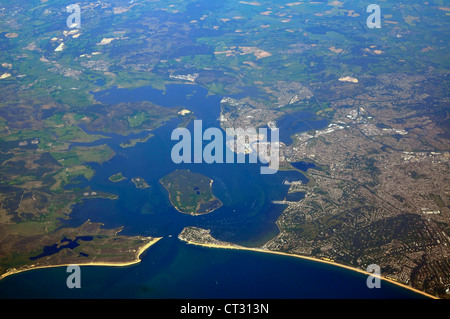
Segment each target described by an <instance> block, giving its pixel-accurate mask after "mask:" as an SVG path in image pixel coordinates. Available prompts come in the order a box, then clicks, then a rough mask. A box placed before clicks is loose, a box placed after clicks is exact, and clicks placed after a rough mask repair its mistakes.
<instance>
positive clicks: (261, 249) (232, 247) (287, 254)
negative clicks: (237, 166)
mask: <svg viewBox="0 0 450 319" xmlns="http://www.w3.org/2000/svg"><path fill="white" fill-rule="evenodd" d="M180 240H182V241H184V242H185V243H187V244H188V245H195V246H201V247H207V248H216V249H234V250H247V251H254V252H260V253H268V254H275V255H282V256H288V257H294V258H300V259H305V260H310V261H315V262H321V263H324V264H328V265H333V266H337V267H341V268H345V269H348V270H352V271H356V272H358V273H360V274H364V275H373V274H371V273H368V272H366V271H364V270H361V269H358V268H354V267H351V266H347V265H343V264H339V263H336V262H334V261H329V260H324V259H320V258H315V257H308V256H302V255H297V254H289V253H284V252H281V251H273V250H268V249H263V248H251V247H244V246H238V245H233V244H230V245H218V244H202V243H197V242H193V241H189V240H184V239H180ZM374 277H377V278H380V279H381V280H384V281H387V282H390V283H392V284H394V285H397V286H400V287H402V288H405V289H408V290H411V291H413V292H415V293H418V294H420V295H422V296H425V297H428V298H431V299H440V298H438V297H436V296H433V295H430V294H428V293H426V292H424V291H421V290H418V289H416V288H413V287H411V286H408V285H406V284H403V283H400V282H398V281H396V280H394V279H390V278H387V277H383V276H374Z"/></svg>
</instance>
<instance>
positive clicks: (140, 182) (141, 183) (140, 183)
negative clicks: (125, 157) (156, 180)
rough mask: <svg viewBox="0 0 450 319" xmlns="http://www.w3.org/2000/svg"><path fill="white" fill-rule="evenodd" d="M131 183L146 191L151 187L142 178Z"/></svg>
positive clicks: (134, 179) (135, 178)
mask: <svg viewBox="0 0 450 319" xmlns="http://www.w3.org/2000/svg"><path fill="white" fill-rule="evenodd" d="M131 181H132V182H133V183H134V185H135V186H136V188H140V189H145V188H149V187H150V185H148V184H147V182H146V181H145V180H144V179H143V178H142V177H133V178H132V179H131Z"/></svg>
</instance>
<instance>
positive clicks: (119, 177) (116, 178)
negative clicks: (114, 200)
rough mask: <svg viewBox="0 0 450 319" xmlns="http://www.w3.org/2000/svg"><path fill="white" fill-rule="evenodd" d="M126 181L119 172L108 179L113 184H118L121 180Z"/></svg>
mask: <svg viewBox="0 0 450 319" xmlns="http://www.w3.org/2000/svg"><path fill="white" fill-rule="evenodd" d="M125 179H127V178H126V177H125V176H123V175H122V173H121V172H119V173H117V174H114V175H112V176H110V177H109V180H110V181H111V182H113V183H118V182H121V181H123V180H125Z"/></svg>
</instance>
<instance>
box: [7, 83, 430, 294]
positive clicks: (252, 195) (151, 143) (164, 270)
mask: <svg viewBox="0 0 450 319" xmlns="http://www.w3.org/2000/svg"><path fill="white" fill-rule="evenodd" d="M94 96H95V98H96V99H97V100H98V101H100V102H101V103H105V104H113V103H119V102H139V101H143V100H148V101H151V102H154V103H155V104H158V105H161V106H164V107H177V108H179V107H184V108H187V109H189V110H191V111H193V112H194V115H195V117H196V118H197V119H202V120H203V129H204V130H205V129H206V128H208V127H220V126H219V121H218V119H219V115H220V100H221V97H219V96H216V95H208V92H207V91H206V90H205V89H203V88H201V87H199V86H196V85H169V86H167V88H166V90H165V91H164V92H163V91H158V90H155V89H152V88H150V87H144V88H138V89H117V88H114V89H108V90H105V91H102V92H98V93H95V94H94ZM283 122H286V123H288V126H289V129H290V130H292V128H293V127H294V126H295V125H293V122H292V121H290V120H288V119H283V121H282V122H280V123H281V124H282V123H283ZM306 122H307V119H304V121H303V122H302V123H306ZM179 124H180V120H179V119H174V120H172V121H170V122H168V123H166V124H165V125H164V126H162V127H160V128H158V129H156V130H155V131H153V132H152V133H153V134H154V136H153V137H152V138H150V139H149V140H148V141H147V142H146V143H138V144H137V145H136V146H135V147H132V148H126V149H123V148H121V147H120V146H119V145H120V143H122V142H124V141H125V140H127V139H128V138H130V137H139V136H144V135H143V134H137V135H133V136H130V137H123V136H119V135H115V134H104V135H108V136H109V138H108V139H104V140H100V141H96V142H94V143H91V144H89V145H95V144H105V143H106V144H108V145H109V146H110V147H111V148H112V149H114V151H115V152H116V153H117V156H116V157H115V158H113V159H112V160H110V161H108V162H106V163H104V164H103V165H98V164H92V166H93V168H94V169H95V171H96V174H95V176H94V177H93V179H92V180H90V181H81V184H78V185H77V187H83V186H90V187H91V189H93V190H96V191H104V192H108V193H112V194H116V195H118V196H119V198H118V199H117V200H108V199H92V200H86V201H84V202H82V203H81V204H77V205H76V206H75V207H74V209H73V213H72V214H71V219H70V220H69V221H67V222H66V224H65V225H64V226H67V227H76V226H79V225H81V224H82V223H84V222H86V220H88V219H90V220H91V221H92V222H101V223H103V224H104V227H105V228H115V227H119V226H125V227H124V229H123V231H122V234H124V235H144V236H155V237H163V239H162V240H160V241H159V242H158V243H156V244H155V245H154V246H152V247H151V248H150V249H148V250H147V251H146V252H145V253H144V254H143V255H142V256H141V259H142V262H141V263H139V264H136V265H133V266H129V267H98V266H85V267H82V268H81V285H82V288H81V289H69V288H67V286H66V279H67V277H68V275H69V274H68V273H66V268H65V267H58V268H49V269H39V270H33V271H27V272H24V273H19V274H16V275H13V276H10V277H7V278H5V279H4V280H2V281H1V282H0V298H284V299H289V298H421V297H422V296H421V295H419V294H416V293H414V292H412V291H410V290H407V289H404V288H401V287H398V286H396V285H393V284H390V283H387V282H382V288H381V289H369V288H367V286H366V278H367V277H366V276H364V275H363V274H360V273H356V272H354V271H350V270H346V269H343V268H340V267H336V266H332V265H327V264H323V263H318V262H313V261H308V260H302V259H298V258H294V257H289V256H280V255H273V254H265V253H259V252H251V251H237V250H225V249H215V248H204V247H197V246H193V245H188V244H186V243H184V242H181V241H180V240H178V238H177V236H178V234H179V233H180V232H181V230H182V229H183V228H184V227H186V226H198V227H202V228H207V229H211V234H212V235H213V236H215V237H216V238H218V239H221V240H224V241H230V242H234V243H238V244H241V245H247V246H259V245H261V244H263V243H265V242H267V241H268V240H269V239H271V238H273V237H274V236H276V235H277V234H278V228H277V226H276V224H275V222H276V220H277V218H278V217H279V216H280V214H281V213H282V211H283V209H284V208H285V206H283V205H277V204H273V203H272V201H274V200H283V199H284V198H286V195H287V191H288V187H289V186H288V185H284V184H283V182H284V181H286V180H288V181H290V180H302V181H304V182H307V179H306V177H304V175H303V174H301V173H300V172H298V171H283V172H278V173H276V174H273V175H261V174H260V167H261V165H262V164H261V163H256V164H249V163H245V164H179V165H177V164H174V163H173V162H172V160H171V157H170V154H171V149H172V147H173V145H174V144H175V143H176V141H172V140H171V138H170V136H171V133H172V131H173V130H174V129H175V128H176V127H177V126H178V125H179ZM319 124H320V125H323V127H325V126H326V125H327V123H314V127H315V128H320V126H319ZM192 125H193V123H190V124H189V125H188V129H190V130H191V131H192ZM306 127H308V129H309V128H310V126H308V125H306V126H305V129H306ZM297 129H299V128H297ZM282 130H283V126H281V127H280V131H282ZM291 134H292V133H291V132H289V134H287V135H286V138H288V136H290V135H291ZM296 165H297V167H298V168H300V169H302V168H303V170H306V169H307V168H308V167H310V166H309V165H308V164H306V163H305V164H296ZM175 169H190V170H191V171H193V172H197V173H200V174H203V175H205V176H207V177H209V178H211V179H213V180H214V184H213V193H214V195H215V196H216V197H218V198H219V199H220V200H221V201H222V203H223V206H222V207H221V208H219V209H218V210H216V211H214V212H212V213H210V214H207V215H202V216H190V215H185V214H181V213H179V212H177V211H176V210H175V209H174V208H173V207H172V206H171V204H170V202H169V199H168V194H167V192H166V190H165V189H164V188H163V187H162V186H161V185H160V183H159V179H160V178H162V177H163V176H165V175H167V174H169V173H170V172H172V171H173V170H175ZM118 172H122V174H123V175H124V176H125V177H127V179H126V180H124V181H122V182H118V183H112V182H110V181H109V180H108V178H109V177H110V176H111V175H113V174H115V173H118ZM137 176H139V177H143V178H144V179H145V180H146V181H147V183H148V184H149V185H150V188H147V189H137V188H136V187H135V186H134V184H133V183H132V182H131V179H132V178H133V177H137ZM52 251H53V250H52V249H50V248H48V249H47V251H46V252H44V251H43V253H47V254H48V253H51V252H52ZM54 251H56V250H54ZM43 256H44V255H43Z"/></svg>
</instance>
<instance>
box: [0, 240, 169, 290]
mask: <svg viewBox="0 0 450 319" xmlns="http://www.w3.org/2000/svg"><path fill="white" fill-rule="evenodd" d="M149 238H150V237H149ZM161 239H162V237H155V238H152V240H151V241H150V242H148V243H146V244H145V245H144V246H141V247H139V249H138V250H137V251H136V255H135V259H134V260H132V261H127V262H101V261H99V262H90V263H80V264H76V263H70V264H59V265H45V266H35V267H32V266H28V267H27V268H24V269H13V270H10V271H7V272H5V273H4V274H2V275H0V281H1V280H2V279H4V278H6V277H8V276H11V275H15V274H19V273H22V272H25V271H29V270H35V269H45V268H56V267H68V266H71V265H77V266H107V267H126V266H131V265H135V264H138V263H140V262H141V259H140V258H139V257H140V256H141V255H142V254H143V253H144V252H145V251H146V250H147V249H148V248H150V247H151V246H153V245H154V244H156V243H157V242H158V241H159V240H161Z"/></svg>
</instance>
